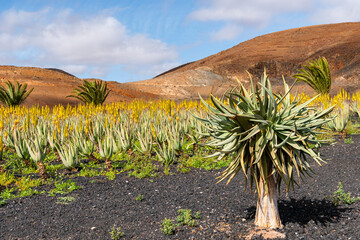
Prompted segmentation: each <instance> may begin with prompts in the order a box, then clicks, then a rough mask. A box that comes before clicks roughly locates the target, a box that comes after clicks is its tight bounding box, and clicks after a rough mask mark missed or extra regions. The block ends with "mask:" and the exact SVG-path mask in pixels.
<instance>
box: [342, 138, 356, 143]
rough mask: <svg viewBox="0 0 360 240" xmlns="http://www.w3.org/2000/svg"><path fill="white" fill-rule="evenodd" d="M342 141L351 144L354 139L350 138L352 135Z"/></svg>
mask: <svg viewBox="0 0 360 240" xmlns="http://www.w3.org/2000/svg"><path fill="white" fill-rule="evenodd" d="M344 143H345V144H352V143H354V141H353V140H352V137H348V138H345V139H344Z"/></svg>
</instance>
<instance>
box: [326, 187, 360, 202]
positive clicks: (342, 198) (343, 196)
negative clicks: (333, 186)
mask: <svg viewBox="0 0 360 240" xmlns="http://www.w3.org/2000/svg"><path fill="white" fill-rule="evenodd" d="M330 199H331V201H332V202H333V203H334V205H335V206H338V205H340V204H347V205H350V204H353V203H355V202H356V201H360V197H358V198H353V197H351V193H350V192H348V193H345V192H344V190H343V185H342V184H341V182H339V185H338V189H337V190H336V191H335V192H334V194H333V195H332V196H330Z"/></svg>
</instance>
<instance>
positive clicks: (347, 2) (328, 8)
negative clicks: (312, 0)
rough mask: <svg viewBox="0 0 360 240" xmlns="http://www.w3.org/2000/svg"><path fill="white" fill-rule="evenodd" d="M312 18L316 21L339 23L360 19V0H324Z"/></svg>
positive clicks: (319, 3) (320, 2)
mask: <svg viewBox="0 0 360 240" xmlns="http://www.w3.org/2000/svg"><path fill="white" fill-rule="evenodd" d="M317 7H318V10H317V11H315V12H314V13H313V14H312V16H311V19H312V20H314V21H315V22H316V23H337V22H357V21H360V1H358V0H341V1H340V0H322V1H319V2H318V5H317Z"/></svg>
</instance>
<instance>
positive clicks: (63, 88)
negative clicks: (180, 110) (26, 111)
mask: <svg viewBox="0 0 360 240" xmlns="http://www.w3.org/2000/svg"><path fill="white" fill-rule="evenodd" d="M8 80H10V81H18V82H19V83H27V84H28V88H29V89H30V88H34V90H33V92H32V93H31V94H30V96H29V98H28V99H27V100H26V101H25V105H28V106H30V105H34V104H38V105H40V106H44V105H49V106H54V105H57V104H64V105H67V104H70V105H75V104H78V103H79V101H78V100H77V99H74V98H66V96H67V95H69V94H71V92H72V91H73V89H74V88H76V87H77V86H79V85H81V84H82V83H83V80H82V79H79V78H77V77H75V76H73V75H71V74H69V73H67V72H65V71H63V70H60V69H53V68H52V69H42V68H35V67H14V66H0V84H2V85H5V84H4V82H6V81H8ZM88 80H94V79H88ZM108 87H109V88H110V90H111V93H110V94H109V97H108V99H107V100H106V102H115V101H128V100H131V99H135V98H157V96H156V95H154V94H150V93H145V92H143V91H141V90H138V89H136V88H134V87H132V86H128V84H121V83H117V82H108Z"/></svg>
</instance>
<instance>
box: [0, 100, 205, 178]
mask: <svg viewBox="0 0 360 240" xmlns="http://www.w3.org/2000/svg"><path fill="white" fill-rule="evenodd" d="M138 104H142V103H138ZM166 104H167V105H168V109H171V105H173V106H175V103H174V102H170V101H169V102H167V103H166ZM175 107H176V106H175ZM33 110H34V109H33ZM43 110H44V109H43ZM26 111H29V112H27V113H25V112H26ZM31 111H32V110H28V109H26V108H21V107H16V108H13V109H12V110H9V112H12V113H9V114H8V115H7V116H6V118H4V116H3V117H2V119H1V123H0V134H1V138H0V141H1V146H2V149H1V151H2V153H3V152H4V150H6V151H10V152H11V151H12V152H14V153H16V155H17V157H18V158H19V159H20V160H21V161H22V162H23V163H24V164H25V165H26V166H27V167H31V166H33V167H35V165H36V166H37V168H38V171H39V173H40V175H41V177H42V178H44V179H46V178H47V177H48V174H47V172H46V167H45V165H44V161H45V159H46V156H47V155H49V154H51V153H54V154H55V156H56V158H57V160H59V161H61V162H62V164H63V165H64V166H65V168H68V169H76V168H77V167H78V166H79V163H80V160H81V159H84V158H87V159H90V160H92V161H95V162H96V161H98V160H103V161H104V162H105V166H106V170H107V171H112V170H113V166H112V158H113V156H114V155H116V154H119V153H126V154H128V155H129V156H132V155H134V152H137V153H141V154H142V155H143V156H147V157H149V158H150V157H151V156H154V155H156V156H157V160H158V161H159V162H161V163H162V164H163V165H164V166H169V165H170V164H172V163H174V161H175V159H176V156H181V155H182V154H183V152H184V150H186V149H185V147H186V148H187V149H189V148H191V149H196V148H197V147H198V144H199V142H200V141H201V138H202V136H203V135H201V134H200V133H205V132H206V129H205V128H204V126H203V125H202V124H201V123H199V122H198V121H197V120H196V119H195V118H193V117H192V115H191V113H190V112H189V111H186V110H184V109H180V107H179V106H178V107H177V109H175V110H174V111H175V112H166V111H165V110H164V111H152V110H151V109H143V110H139V109H136V110H120V109H119V107H117V106H116V104H112V105H108V106H94V105H87V106H85V105H83V106H79V107H78V108H71V107H68V108H67V109H65V108H63V107H59V108H58V109H55V113H53V114H49V112H48V111H43V113H41V110H40V109H38V111H39V112H38V113H37V114H38V116H36V117H34V113H30V112H31ZM170 111H171V110H170ZM69 113H71V114H69ZM198 114H199V113H198ZM35 115H36V113H35ZM3 158H6V157H5V156H3Z"/></svg>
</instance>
